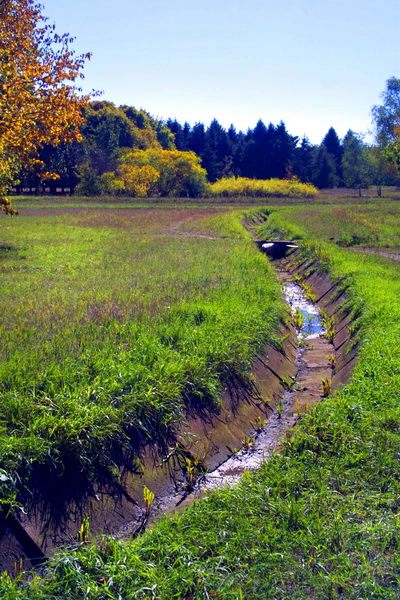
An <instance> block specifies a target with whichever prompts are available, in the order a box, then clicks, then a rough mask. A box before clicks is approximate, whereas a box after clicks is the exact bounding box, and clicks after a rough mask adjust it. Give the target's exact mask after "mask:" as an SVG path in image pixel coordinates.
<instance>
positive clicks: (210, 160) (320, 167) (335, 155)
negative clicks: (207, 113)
mask: <svg viewBox="0 0 400 600" xmlns="http://www.w3.org/2000/svg"><path fill="white" fill-rule="evenodd" d="M398 81H399V80H396V79H395V78H392V80H389V81H388V88H389V87H390V85H389V83H390V82H391V83H392V87H393V85H394V84H395V83H396V82H398ZM395 87H396V86H395ZM392 91H393V90H392ZM389 95H390V94H389ZM394 95H395V96H396V95H399V90H398V87H397V88H396V89H395V90H394ZM381 109H382V107H374V109H373V112H374V110H375V114H374V118H375V121H376V123H377V125H378V124H379V123H378V122H379V119H380V121H381V123H380V127H379V128H378V130H379V132H380V134H379V135H377V137H376V143H375V144H374V145H368V144H365V143H364V141H363V139H362V137H361V136H360V135H358V134H357V133H355V132H353V131H351V130H349V131H348V132H347V134H346V135H345V137H344V138H343V139H342V140H341V139H340V138H339V136H338V134H337V133H336V131H335V129H334V128H333V127H331V128H330V129H329V130H328V132H327V133H326V135H325V136H324V137H323V139H322V141H321V143H320V144H314V145H313V144H311V143H310V142H309V140H308V138H307V137H306V136H303V138H301V139H300V138H299V137H297V136H293V135H291V134H290V133H289V132H288V131H287V129H286V126H285V124H284V123H283V122H282V121H281V122H280V123H279V124H278V125H274V124H272V123H269V124H268V125H266V124H265V123H264V122H263V121H262V120H259V121H258V122H257V124H256V126H255V127H254V128H253V129H248V131H247V132H246V133H244V132H242V131H237V130H236V129H235V127H234V126H233V125H231V126H230V127H229V128H228V129H225V128H224V127H222V125H221V124H220V123H219V122H218V121H217V120H216V119H214V120H213V121H212V122H211V123H210V125H209V126H208V127H206V126H205V125H204V124H203V123H200V122H198V123H196V124H195V125H194V126H191V125H189V124H188V123H184V124H183V125H182V124H181V123H179V122H178V121H177V120H176V119H168V120H167V121H162V120H159V119H155V118H154V117H152V116H151V115H149V114H148V113H147V112H146V111H144V110H137V109H136V108H134V107H132V106H120V107H116V106H115V105H114V104H113V103H112V102H107V101H92V102H89V103H88V104H87V105H86V106H85V107H84V108H83V118H84V121H83V123H82V124H81V127H80V132H81V140H74V141H62V142H61V143H60V144H59V145H58V146H53V145H44V146H43V147H42V148H41V150H40V152H39V160H40V163H39V164H41V172H42V173H43V170H44V171H45V172H50V173H57V174H58V175H59V179H58V180H48V181H46V180H45V178H44V177H43V174H41V173H39V172H34V171H32V170H31V169H27V170H25V171H22V172H21V173H20V177H19V179H20V182H21V183H20V184H19V186H17V191H21V190H23V189H24V187H26V186H27V187H33V188H40V186H41V187H42V189H44V190H46V191H47V192H51V191H54V190H55V189H57V188H62V189H64V188H67V189H69V190H70V191H71V193H73V192H75V193H76V194H80V195H97V194H127V195H133V196H143V195H157V196H158V195H160V196H165V195H166V196H168V195H169V196H173V195H175V196H199V195H201V194H203V193H204V190H205V186H206V183H207V180H208V181H209V182H210V183H213V182H215V181H217V180H219V179H221V178H229V177H245V178H249V179H270V178H278V179H285V178H288V179H291V178H293V177H296V178H297V179H299V180H300V181H301V182H304V183H312V184H314V185H315V186H317V187H318V188H333V187H343V186H344V187H347V188H359V189H360V190H361V188H364V187H368V186H369V185H371V184H375V185H376V186H377V188H378V194H379V193H380V187H381V186H382V185H394V184H398V183H399V173H398V169H397V168H396V166H395V161H393V160H391V157H390V156H388V155H387V154H385V152H384V151H383V150H384V148H385V147H386V146H387V144H388V139H387V138H388V135H389V134H388V133H387V134H384V130H385V126H386V129H387V130H388V131H391V129H393V127H392V125H391V124H390V125H388V123H387V121H388V119H387V114H386V113H385V112H382V110H381ZM385 119H386V121H385ZM392 120H393V115H392ZM389 121H390V119H389ZM390 127H391V129H390ZM385 136H386V137H385ZM43 165H44V168H43ZM185 178H186V179H185Z"/></svg>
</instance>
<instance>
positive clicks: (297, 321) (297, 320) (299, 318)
mask: <svg viewBox="0 0 400 600" xmlns="http://www.w3.org/2000/svg"><path fill="white" fill-rule="evenodd" d="M292 319H293V325H294V326H295V327H296V329H297V331H301V329H302V327H303V325H304V315H303V313H302V312H301V310H300V309H299V308H296V310H295V311H294V313H293V317H292Z"/></svg>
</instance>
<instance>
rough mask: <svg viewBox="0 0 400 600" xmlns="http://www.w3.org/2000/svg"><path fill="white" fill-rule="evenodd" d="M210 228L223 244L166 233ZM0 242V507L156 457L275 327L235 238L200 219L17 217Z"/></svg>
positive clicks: (241, 376) (234, 225)
mask: <svg viewBox="0 0 400 600" xmlns="http://www.w3.org/2000/svg"><path fill="white" fill-rule="evenodd" d="M211 217H215V218H216V219H217V221H218V219H223V223H224V227H225V228H226V231H225V234H226V235H227V236H228V237H224V238H215V239H213V238H211V239H208V238H196V237H193V236H191V235H180V234H179V233H177V228H178V227H181V226H182V223H185V222H192V221H195V220H196V219H199V218H205V219H209V218H211ZM232 232H233V233H234V234H235V235H232ZM230 235H232V237H229V236H230ZM0 242H1V250H0V252H1V263H0V277H1V289H2V304H3V307H4V309H3V311H2V315H1V323H0V327H1V339H2V346H1V367H0V392H1V396H0V407H1V429H0V465H1V475H2V477H1V500H2V502H3V503H9V504H14V503H16V504H20V503H21V504H22V505H24V506H25V508H28V507H29V505H30V504H32V503H34V502H37V501H39V500H40V499H41V493H42V492H43V493H45V492H46V490H47V492H48V493H49V494H50V495H52V494H54V486H55V485H57V486H58V487H59V488H61V489H64V488H65V487H67V488H68V489H69V490H70V491H71V492H72V490H71V489H70V486H66V481H68V479H70V480H71V478H72V480H73V481H74V487H76V488H77V489H78V488H79V487H82V488H85V486H87V485H88V484H89V483H90V482H93V481H96V479H98V478H99V477H100V476H101V477H103V478H104V477H106V478H107V477H111V478H112V476H113V473H115V468H116V467H121V466H123V465H127V464H131V463H132V456H133V457H135V456H138V455H139V454H140V452H141V450H142V448H143V447H144V446H145V445H146V444H148V443H150V444H153V445H156V444H158V445H159V448H160V451H162V449H163V448H164V449H165V447H166V445H167V444H168V442H170V441H171V440H172V439H173V437H174V432H175V430H176V426H177V424H178V423H179V421H180V420H181V418H182V416H183V413H184V411H185V410H193V411H195V410H196V408H198V407H200V408H201V409H206V410H207V409H209V410H213V409H215V408H216V407H218V405H219V402H220V392H221V389H222V388H223V386H224V384H226V383H227V382H228V381H230V380H235V381H236V380H242V381H245V380H246V378H247V376H248V373H249V371H250V368H251V364H252V360H253V357H254V355H255V354H256V353H257V352H258V351H259V350H260V349H261V348H262V347H263V346H264V345H265V344H266V342H267V341H268V340H269V339H271V336H272V335H273V334H274V332H275V331H276V330H277V327H278V323H279V319H280V318H281V316H282V314H283V309H282V304H281V300H280V296H279V288H278V286H277V284H276V283H275V281H274V278H273V275H272V272H271V269H270V267H269V266H268V264H267V263H266V261H265V260H264V259H263V257H262V256H260V255H259V253H258V252H257V250H256V248H255V247H253V244H252V243H251V242H250V239H249V235H248V234H247V233H246V232H244V230H243V228H241V227H240V224H239V223H238V221H237V220H235V218H234V217H233V215H232V214H230V215H227V214H225V213H221V214H220V213H219V212H217V211H216V210H214V209H213V208H206V209H196V210H194V209H186V208H183V209H182V208H181V209H175V208H170V209H169V208H167V209H162V208H159V207H155V208H150V209H149V208H146V209H144V208H141V207H140V206H139V207H135V206H133V207H132V206H131V207H130V208H126V207H122V208H116V207H115V206H110V207H109V206H106V207H104V206H103V207H102V208H96V207H91V206H65V205H63V204H61V205H58V206H57V205H54V204H53V205H52V206H51V208H48V207H46V205H44V206H37V207H35V208H32V207H31V208H30V207H27V206H25V207H24V208H23V211H22V214H21V216H19V217H17V218H15V219H4V220H3V227H2V232H1V240H0ZM33 490H35V494H33V495H32V491H33Z"/></svg>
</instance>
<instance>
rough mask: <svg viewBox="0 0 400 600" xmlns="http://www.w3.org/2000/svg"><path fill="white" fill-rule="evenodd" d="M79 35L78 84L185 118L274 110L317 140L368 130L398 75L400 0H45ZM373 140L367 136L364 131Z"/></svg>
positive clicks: (246, 116)
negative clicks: (84, 57) (82, 60)
mask: <svg viewBox="0 0 400 600" xmlns="http://www.w3.org/2000/svg"><path fill="white" fill-rule="evenodd" d="M41 3H42V4H43V5H44V10H43V12H44V14H45V15H46V16H48V17H49V19H50V21H51V22H54V23H55V24H56V30H57V32H58V33H65V32H68V33H70V34H71V35H73V36H75V38H76V39H75V42H74V46H73V47H74V49H75V51H76V52H77V53H78V54H79V53H82V52H89V51H90V52H92V58H91V60H90V62H89V63H88V64H87V65H86V66H85V70H84V73H85V80H84V82H83V84H82V87H83V89H84V90H85V91H90V90H92V89H95V90H102V91H103V92H104V93H103V94H102V96H101V98H102V99H104V100H110V101H112V102H114V103H115V104H116V105H121V104H128V105H132V106H135V107H136V108H143V109H145V110H146V111H147V112H149V113H150V114H151V115H153V116H155V117H159V118H163V119H167V118H169V117H171V118H176V119H177V120H178V121H179V122H181V123H182V124H183V123H184V122H185V121H187V122H188V123H190V124H191V125H194V124H195V123H196V122H203V123H205V124H206V125H208V124H209V123H210V122H211V120H212V119H213V118H216V119H217V120H218V121H219V122H220V123H221V125H223V126H224V127H225V128H228V127H229V125H230V124H231V123H233V124H234V126H235V127H236V129H237V130H239V129H241V130H242V131H246V130H247V129H248V128H249V127H251V128H253V127H254V126H255V124H256V123H257V121H258V120H259V119H262V120H263V121H264V123H266V124H268V123H270V122H272V123H274V124H275V125H276V124H277V123H279V122H280V121H281V120H282V121H283V122H284V123H285V125H286V127H287V129H288V131H289V133H291V134H292V135H298V136H300V137H301V136H303V135H304V134H305V135H307V137H308V138H309V140H310V141H311V142H312V143H315V144H317V143H320V142H321V140H322V138H323V137H324V135H325V134H326V132H327V131H328V129H329V128H330V127H331V126H332V127H334V128H335V130H336V132H337V133H338V135H339V137H340V138H343V137H344V135H345V134H346V132H347V131H348V130H349V129H352V130H353V131H355V132H358V133H363V134H367V133H368V131H369V130H371V128H372V124H371V114H370V111H371V107H372V106H373V105H375V104H380V103H381V99H380V94H381V93H382V92H383V90H384V89H385V85H386V80H387V79H389V77H393V76H394V77H400V44H399V39H400V35H399V34H400V2H399V0H380V2H379V3H378V2H377V1H376V0H373V1H372V0H247V2H245V1H244V0H241V1H239V0H229V1H228V0H213V1H211V0H201V2H198V1H197V2H195V1H194V0H114V1H113V2H110V0H68V1H61V2H60V0H41ZM370 139H371V138H370V137H369V138H368V137H367V138H366V140H367V141H368V140H370Z"/></svg>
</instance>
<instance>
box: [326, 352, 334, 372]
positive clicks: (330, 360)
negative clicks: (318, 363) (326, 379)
mask: <svg viewBox="0 0 400 600" xmlns="http://www.w3.org/2000/svg"><path fill="white" fill-rule="evenodd" d="M325 358H326V360H327V363H328V365H329V366H330V367H331V369H334V368H335V366H336V356H335V355H334V354H327V355H326V356H325Z"/></svg>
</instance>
